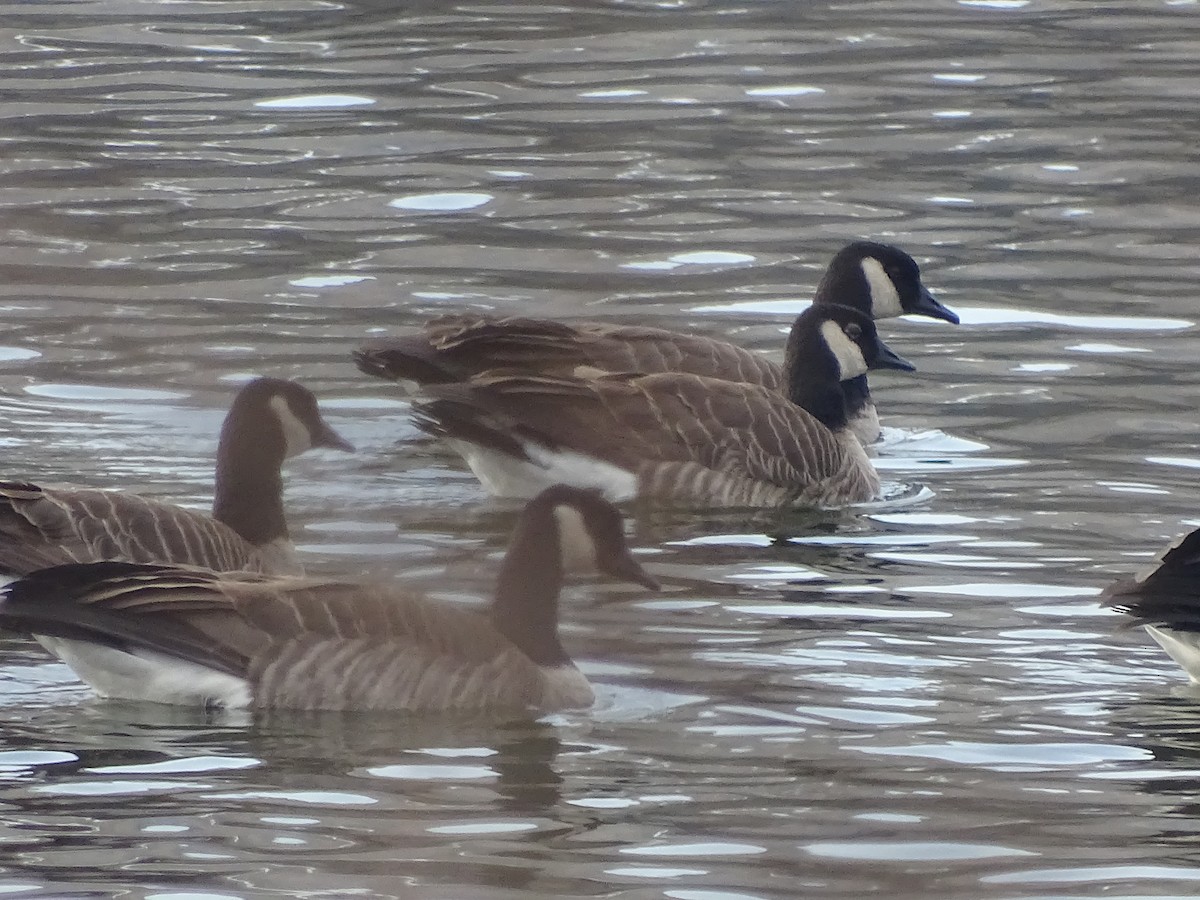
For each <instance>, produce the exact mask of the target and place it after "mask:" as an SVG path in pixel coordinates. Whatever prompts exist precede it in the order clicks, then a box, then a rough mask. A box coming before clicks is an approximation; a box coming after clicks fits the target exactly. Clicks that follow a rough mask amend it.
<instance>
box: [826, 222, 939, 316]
mask: <svg viewBox="0 0 1200 900" xmlns="http://www.w3.org/2000/svg"><path fill="white" fill-rule="evenodd" d="M813 302H814V303H839V304H842V305H845V306H852V307H854V308H855V309H857V310H859V311H860V312H864V313H866V314H867V315H869V316H870V317H871V318H873V319H886V318H889V317H891V316H905V315H914V316H929V317H930V318H932V319H943V320H945V321H947V322H951V323H953V324H955V325H957V324H958V316H957V315H956V314H955V313H954V312H953V311H952V310H950V309H947V308H946V307H945V306H943V305H942V304H941V303H939V302H938V300H937V298H935V297H934V296H933V294H931V293H929V290H928V289H927V288H926V287H925V285H924V284H922V283H921V269H920V267H918V266H917V263H916V261H915V260H914V259H913V258H912V257H911V256H909V255H908V254H907V253H905V252H904V251H903V250H901V249H900V248H899V247H893V246H892V245H891V244H880V243H876V242H875V241H855V242H854V243H852V244H847V245H846V246H845V247H843V248H842V249H841V250H839V251H838V253H837V255H835V256H834V257H833V260H832V261H831V262H830V263H829V268H827V269H826V270H825V275H824V276H823V277H822V278H821V283H820V284H819V285H818V286H817V294H816V298H815V299H814V301H813Z"/></svg>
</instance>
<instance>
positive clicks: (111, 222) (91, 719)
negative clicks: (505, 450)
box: [0, 0, 1200, 900]
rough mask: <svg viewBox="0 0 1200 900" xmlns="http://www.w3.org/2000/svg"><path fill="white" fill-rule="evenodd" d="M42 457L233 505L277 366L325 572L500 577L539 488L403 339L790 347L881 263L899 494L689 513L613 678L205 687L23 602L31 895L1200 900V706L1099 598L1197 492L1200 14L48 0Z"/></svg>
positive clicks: (304, 532)
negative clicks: (106, 646) (146, 696)
mask: <svg viewBox="0 0 1200 900" xmlns="http://www.w3.org/2000/svg"><path fill="white" fill-rule="evenodd" d="M0 12H2V16H0V71H2V73H3V75H2V77H3V82H2V84H3V94H2V95H0V117H2V119H0V125H2V128H0V188H2V190H0V229H2V234H3V241H0V310H2V311H3V322H4V330H3V333H2V334H0V414H2V417H3V422H4V424H3V426H2V427H0V447H2V448H3V451H4V454H5V461H6V466H5V468H6V472H7V473H8V474H9V475H11V476H22V477H29V478H35V479H39V480H43V481H48V482H62V481H74V482H79V483H84V484H89V485H97V486H127V487H131V488H136V489H138V490H141V491H143V492H146V493H150V494H153V495H156V496H162V497H169V498H172V499H176V500H181V501H184V502H189V503H195V504H197V505H203V504H204V503H205V502H206V501H207V499H208V496H209V490H210V486H211V478H212V452H213V447H214V443H215V434H216V429H217V427H218V424H219V422H220V420H221V417H222V415H223V413H224V407H225V404H226V403H227V401H228V398H229V395H230V393H231V391H232V389H233V386H234V385H235V384H236V383H237V382H238V380H240V379H241V378H243V377H244V376H245V375H246V374H248V373H252V372H261V373H270V374H279V375H288V376H296V377H300V378H302V379H303V380H305V381H306V382H307V383H309V384H310V385H311V386H313V387H314V389H316V390H317V391H318V392H319V393H320V395H321V397H322V398H323V402H324V403H325V405H326V406H327V407H328V408H329V409H330V410H331V415H330V418H331V420H332V421H333V422H334V424H335V425H336V427H337V428H338V429H339V430H342V431H343V432H344V433H345V434H346V435H347V436H348V437H350V438H351V439H352V440H353V441H354V442H355V443H356V444H358V445H359V447H360V448H361V452H360V453H359V454H358V455H356V456H355V457H353V458H349V459H348V458H346V457H344V456H342V455H340V454H333V453H329V454H320V453H314V454H309V455H307V456H305V457H303V458H301V459H299V460H297V461H295V463H294V464H292V465H290V467H289V473H288V497H287V502H288V509H289V514H290V516H291V517H292V519H293V522H294V523H295V530H296V533H297V536H298V538H299V541H300V542H301V543H302V545H303V548H304V550H305V552H306V553H307V554H308V558H309V559H310V560H313V563H312V568H315V569H318V570H320V571H325V572H331V573H341V574H345V575H349V576H354V577H357V576H359V575H362V574H370V575H373V576H376V577H384V578H391V577H395V578H397V579H400V580H404V581H405V582H408V583H413V584H416V585H419V586H423V587H429V588H431V589H434V590H435V592H436V593H437V594H438V595H439V596H446V597H466V596H471V597H473V596H482V595H485V594H486V593H487V591H488V589H489V585H490V581H491V576H492V573H493V572H494V571H495V566H496V560H497V559H498V553H499V552H500V550H501V549H502V547H503V546H504V543H505V541H506V535H507V531H508V529H509V527H510V524H511V521H512V509H511V507H509V506H506V505H503V504H498V503H494V502H489V501H487V500H486V499H485V498H483V497H482V495H481V493H480V491H479V489H478V487H477V485H476V483H475V482H474V480H473V479H472V478H470V477H468V476H467V475H465V474H464V473H463V472H462V471H461V468H460V467H459V466H457V465H456V463H455V462H454V460H453V459H452V458H451V457H450V456H448V455H447V454H446V453H445V452H443V451H440V450H438V449H437V448H436V447H435V446H433V445H431V444H429V443H427V442H424V441H423V440H420V439H418V438H417V436H416V434H415V432H414V430H413V429H412V427H411V426H410V425H409V424H408V423H407V421H406V416H407V406H406V402H405V400H404V398H403V397H401V396H399V395H398V394H397V393H395V392H394V391H393V390H392V388H391V387H390V386H388V385H385V384H383V383H380V382H375V381H372V380H369V379H366V378H364V377H363V376H360V375H359V374H358V373H357V372H356V371H355V370H354V367H353V365H352V364H351V363H350V361H349V358H348V355H347V354H348V350H349V349H350V348H351V347H353V346H354V345H355V344H356V343H357V342H358V341H359V340H360V339H361V338H362V337H364V336H365V335H368V334H371V333H377V332H379V331H386V330H389V329H393V328H399V327H402V326H405V325H409V324H413V323H416V322H418V321H421V320H422V319H424V318H425V317H427V316H429V315H431V314H434V313H436V312H439V311H444V310H458V309H464V308H477V309H497V310H502V311H505V312H514V313H533V314H543V315H551V316H560V317H593V318H594V317H603V318H610V319H614V320H620V321H630V322H641V323H653V324H667V325H669V326H672V327H678V328H693V329H696V330H699V331H705V332H714V333H726V334H730V335H732V336H733V337H734V338H735V339H736V340H738V341H739V342H742V343H744V344H746V345H748V346H752V347H756V348H760V349H763V350H765V351H771V352H776V353H778V352H779V351H780V350H781V348H782V334H783V332H784V330H785V329H786V327H787V325H788V324H789V323H790V320H791V318H792V316H793V315H794V314H795V312H796V310H797V309H799V308H800V307H801V306H802V305H803V302H804V298H806V297H808V296H809V295H810V294H811V292H812V289H813V287H814V285H815V282H816V280H817V278H818V277H819V274H820V271H821V269H822V267H823V266H824V264H825V262H826V261H827V260H828V258H829V257H830V255H831V254H832V252H833V251H834V250H835V249H836V248H837V247H839V246H840V245H841V244H842V243H844V242H845V241H846V240H848V239H850V238H852V237H857V236H866V237H873V238H880V239H883V240H888V241H892V242H895V243H898V244H900V245H901V246H903V247H904V248H906V249H908V250H909V251H910V252H912V253H913V254H914V255H915V256H916V257H917V258H918V259H919V260H920V261H921V263H922V265H923V269H924V272H925V279H926V282H927V284H928V285H929V286H930V287H931V288H932V289H933V290H934V291H935V293H937V294H938V296H939V297H940V298H941V299H942V300H944V301H945V302H946V303H947V304H948V305H951V306H952V307H953V308H954V309H956V310H957V311H958V312H959V313H960V314H961V315H962V319H963V324H962V326H960V327H958V328H954V327H952V326H949V325H946V324H945V323H941V322H931V321H926V320H911V321H909V320H902V321H894V322H888V323H885V324H884V326H883V331H884V333H885V334H886V335H887V336H888V338H889V340H890V342H891V343H892V345H893V346H894V347H896V348H897V349H898V350H899V351H900V352H901V353H903V354H904V355H905V356H906V357H908V358H910V359H912V360H913V361H914V362H916V363H917V364H918V366H919V369H920V372H919V374H918V375H917V376H916V377H913V376H905V375H899V374H892V373H887V374H884V375H882V376H880V377H879V378H877V379H875V381H874V384H875V394H876V398H877V401H878V403H879V405H880V410H881V413H882V415H883V417H884V421H885V425H886V426H888V430H887V435H886V441H885V443H884V444H883V445H882V446H881V448H880V450H879V454H880V457H879V465H880V468H881V469H882V470H883V471H884V475H885V478H886V479H887V480H888V481H889V482H890V483H891V486H892V487H893V489H894V491H895V492H896V493H898V495H900V496H902V497H904V498H905V499H903V500H897V501H894V502H891V503H885V504H882V505H880V506H877V507H874V508H869V509H862V510H851V511H844V512H836V513H811V512H797V513H791V514H787V515H782V516H773V515H766V514H764V515H758V516H751V515H739V514H727V513H712V514H698V515H694V516H684V515H680V514H668V513H647V514H643V515H641V516H640V517H639V518H638V519H637V521H636V522H634V523H633V526H632V527H633V529H634V534H635V541H636V543H637V545H638V546H639V547H641V548H644V549H645V550H646V551H647V552H648V553H649V554H651V556H650V559H649V565H650V566H651V567H652V568H653V569H654V571H655V572H656V574H658V575H659V576H660V577H661V578H662V580H663V582H664V585H665V587H664V590H663V592H662V594H661V595H648V594H645V593H643V592H639V591H637V590H634V589H625V588H622V587H613V586H608V585H591V586H588V587H586V588H582V589H579V590H576V591H574V592H573V593H572V594H571V598H570V599H569V600H568V602H567V604H566V608H565V613H564V616H565V619H566V623H567V632H568V634H567V637H568V641H569V646H570V648H571V649H572V650H573V651H574V652H575V653H576V654H577V656H579V657H580V659H581V662H582V664H583V666H584V668H585V670H586V671H587V672H588V673H589V675H590V676H591V677H592V678H593V679H594V680H595V681H596V682H598V685H599V693H600V698H601V699H600V702H599V704H598V706H597V709H596V710H594V711H592V712H588V713H578V714H576V713H571V714H568V715H562V716H555V717H552V718H550V719H547V720H544V721H541V722H537V723H532V724H521V723H512V722H503V721H501V722H489V721H463V720H453V719H448V720H438V719H433V720H416V721H414V720H403V719H391V718H387V717H365V716H362V717H355V716H344V717H307V716H306V717H300V716H288V715H275V716H270V717H262V718H258V719H254V720H249V719H246V720H237V719H236V718H231V717H226V718H220V719H205V718H204V717H203V716H201V715H200V714H198V713H194V712H192V711H189V710H172V709H158V708H153V707H128V706H122V705H120V704H113V703H101V702H97V701H94V700H92V699H90V697H89V695H88V693H87V691H86V690H85V689H83V688H82V687H81V686H79V684H78V683H77V682H76V681H75V680H74V679H73V678H72V677H71V675H70V673H69V672H68V670H66V669H65V668H64V667H62V666H60V665H58V664H56V663H52V662H49V661H48V660H47V659H46V657H45V656H44V655H43V654H42V653H41V652H40V650H38V649H37V648H36V647H35V646H34V645H32V644H31V643H29V642H27V641H24V640H20V639H16V638H5V639H2V640H0V734H2V737H0V892H2V893H4V894H5V895H6V896H14V897H19V896H26V895H28V896H44V897H66V896H72V897H84V896H87V897H100V896H105V897H107V896H121V897H145V898H158V900H166V898H170V900H183V898H186V900H197V898H214V897H220V898H228V897H272V896H280V895H286V896H293V895H303V896H312V897H344V896H379V897H405V898H408V897H429V898H447V900H449V898H454V900H461V898H469V897H479V898H498V897H525V896H546V897H585V896H587V897H592V896H599V895H604V896H622V897H631V898H633V897H636V898H651V897H664V898H675V900H764V898H791V897H798V896H804V897H810V896H811V897H854V898H858V897H863V896H867V895H869V894H874V893H883V892H887V893H888V894H889V895H891V896H898V897H909V896H913V897H916V896H920V897H922V898H938V897H946V898H963V897H981V898H983V897H986V898H1017V897H1021V898H1027V897H1038V898H1060V897H1063V898H1065V897H1085V896H1087V897H1091V896H1099V895H1101V894H1103V895H1104V896H1106V897H1135V896H1136V897H1149V896H1154V897H1167V896H1179V897H1190V896H1194V895H1195V894H1196V893H1197V891H1198V890H1200V884H1197V882H1198V881H1200V868H1198V867H1197V865H1196V863H1197V861H1198V854H1197V850H1196V846H1197V838H1198V837H1200V827H1198V826H1197V825H1196V815H1195V814H1196V799H1195V795H1196V792H1197V786H1198V784H1200V708H1198V707H1197V706H1196V705H1195V698H1194V696H1191V695H1189V694H1188V693H1187V692H1186V691H1184V690H1181V688H1180V685H1182V684H1183V678H1182V676H1181V675H1180V674H1179V673H1178V672H1177V670H1176V669H1175V668H1174V666H1173V664H1172V663H1170V662H1169V660H1167V659H1166V658H1165V657H1164V656H1162V655H1161V654H1160V652H1159V651H1158V650H1157V649H1156V648H1154V647H1153V646H1152V645H1151V644H1150V642H1149V641H1148V640H1147V639H1146V638H1145V637H1144V636H1143V635H1142V634H1141V633H1139V632H1118V631H1116V628H1115V626H1116V625H1117V624H1118V623H1119V622H1120V620H1119V618H1117V617H1115V616H1113V615H1110V614H1108V613H1106V612H1104V611H1102V610H1100V609H1099V608H1098V605H1097V602H1096V594H1097V593H1098V592H1099V590H1100V589H1101V588H1102V587H1103V586H1104V585H1105V584H1106V583H1108V582H1109V581H1110V580H1111V579H1112V578H1113V577H1114V576H1115V575H1117V574H1118V573H1125V572H1128V571H1130V570H1132V569H1136V568H1137V567H1139V566H1140V565H1141V564H1143V562H1144V560H1145V559H1146V558H1148V557H1149V556H1150V555H1151V554H1152V553H1153V552H1155V551H1156V550H1157V549H1158V547H1159V545H1160V544H1161V543H1162V542H1163V541H1165V540H1166V539H1167V538H1169V537H1170V536H1172V535H1174V534H1175V533H1177V532H1179V531H1182V530H1185V529H1187V528H1189V527H1191V526H1193V525H1196V524H1198V523H1200V513H1198V512H1197V507H1196V489H1195V483H1196V474H1197V473H1196V469H1197V468H1200V449H1198V448H1200V419H1198V417H1197V414H1196V393H1197V381H1198V379H1197V377H1196V375H1195V372H1196V359H1197V351H1196V340H1195V321H1196V315H1197V314H1196V309H1197V307H1196V295H1197V289H1198V285H1200V256H1198V254H1197V250H1196V247H1197V244H1198V242H1200V241H1198V238H1200V211H1198V208H1197V205H1196V199H1195V193H1196V192H1195V184H1196V180H1195V179H1196V170H1195V159H1196V154H1195V145H1196V127H1195V121H1194V120H1195V107H1196V101H1197V99H1198V98H1200V89H1198V88H1197V84H1198V82H1197V81H1196V77H1195V69H1196V64H1195V61H1196V59H1197V58H1200V16H1198V15H1197V5H1196V3H1195V2H1194V0H1168V2H1157V0H1146V2H1142V0H1137V2H1133V0H1128V2H1117V3H1107V4H1097V3H1089V2H1082V0H1059V2H1053V0H1046V2H1041V0H961V2H949V0H939V2H932V0H925V2H915V3H906V4H899V3H889V2H883V0H861V2H849V3H834V4H830V3H817V4H809V3H783V2H774V3H772V2H763V3H757V2H756V3H746V4H726V3H701V2H687V0H682V2H666V3H651V2H602V3H576V2H566V3H557V4H534V3H525V2H495V0H480V2H476V3H471V4H462V5H457V6H454V5H450V4H444V3H436V4H435V3H419V4H403V5H401V4H391V3H370V2H359V3H344V2H325V0H319V2H318V0H311V2H309V0H272V2H270V3H267V2H262V0H227V2H221V3H211V2H189V0H182V2H171V3H166V2H159V3H155V2H114V0H105V2H75V3H65V2H58V3H54V2H34V3H18V2H11V0H10V2H8V3H0Z"/></svg>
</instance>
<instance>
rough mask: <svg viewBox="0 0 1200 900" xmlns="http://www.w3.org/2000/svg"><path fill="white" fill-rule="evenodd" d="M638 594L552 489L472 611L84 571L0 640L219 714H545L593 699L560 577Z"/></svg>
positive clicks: (298, 586) (594, 501)
mask: <svg viewBox="0 0 1200 900" xmlns="http://www.w3.org/2000/svg"><path fill="white" fill-rule="evenodd" d="M580 564H586V565H588V566H589V567H592V568H594V569H596V570H598V571H599V572H601V573H604V574H607V575H611V576H613V577H615V578H619V579H622V580H624V581H632V582H636V583H638V584H642V585H645V586H646V587H648V588H655V587H657V583H656V582H655V581H654V579H653V578H651V577H650V575H648V574H647V573H646V572H645V570H643V569H642V567H641V566H640V565H639V564H638V562H637V561H636V560H635V559H634V558H633V555H632V553H631V552H630V550H629V546H628V545H627V544H626V542H625V536H624V533H623V531H622V522H621V516H620V513H618V512H617V510H616V509H615V508H614V507H613V506H612V505H611V504H609V503H607V502H605V501H604V500H603V499H601V498H600V496H599V494H597V493H596V492H594V491H585V490H579V489H577V488H572V487H566V486H563V485H557V486H555V487H551V488H549V489H548V490H546V491H544V492H542V493H541V494H540V495H539V496H538V497H536V498H535V499H533V500H532V501H530V502H529V504H528V505H527V506H526V507H525V509H524V511H523V512H522V513H521V516H520V519H519V521H518V523H517V528H516V532H515V534H514V536H513V539H512V543H511V545H510V546H509V549H508V552H507V554H506V555H505V557H504V563H503V565H502V567H501V570H500V575H499V578H498V581H497V584H496V592H495V596H494V598H493V600H492V602H491V605H490V607H489V608H488V609H487V610H486V611H481V610H475V609H470V608H466V607H462V606H458V605H456V604H447V603H436V602H432V601H430V600H427V599H424V598H422V597H419V596H414V595H412V594H407V593H404V592H403V591H401V590H399V589H397V588H395V587H393V586H386V587H385V586H382V585H376V586H367V585H359V584H345V583H338V582H332V581H317V580H313V579H308V578H293V577H286V576H284V577H271V576H263V575H256V574H254V573H248V572H235V573H224V574H221V573H216V572H211V571H207V570H203V569H195V568H181V567H173V566H144V565H132V564H129V563H111V562H110V563H92V564H89V565H68V566H57V567H54V568H51V569H43V570H41V571H38V572H34V573H32V574H31V575H28V576H26V577H25V578H23V579H21V580H19V581H15V582H13V583H12V584H10V585H8V587H7V588H5V589H3V591H2V592H0V626H2V627H6V628H9V629H11V630H14V631H23V632H26V633H30V634H33V635H34V636H35V637H37V638H38V640H39V641H40V642H41V643H42V644H43V645H45V646H46V647H47V648H48V649H50V650H51V651H52V652H53V653H54V654H55V655H57V656H58V657H59V658H60V659H62V660H63V662H65V663H66V664H67V665H69V666H70V667H71V668H72V669H73V670H74V671H75V672H76V674H78V675H79V676H80V677H81V678H82V679H83V680H84V681H86V682H87V683H88V684H90V685H91V686H92V687H93V688H94V689H95V690H96V692H97V693H99V694H100V695H102V696H106V697H117V698H123V699H128V700H150V701H156V702H162V703H177V704H204V705H206V706H219V707H258V708H266V707H278V708H293V709H361V710H370V709H374V710H384V709H392V710H412V711H447V710H488V709H534V710H537V711H549V710H555V709H568V708H576V707H585V706H589V705H590V704H591V703H592V700H593V694H592V688H591V686H590V685H589V684H588V682H587V679H586V678H585V677H584V676H583V674H582V673H581V672H580V671H579V670H578V669H577V668H575V665H574V664H573V663H572V662H571V658H570V657H569V656H568V655H567V652H566V651H565V650H564V649H563V646H562V644H561V643H560V642H559V637H558V594H559V589H560V588H561V586H562V581H563V574H564V570H566V569H570V568H578V567H579V566H580Z"/></svg>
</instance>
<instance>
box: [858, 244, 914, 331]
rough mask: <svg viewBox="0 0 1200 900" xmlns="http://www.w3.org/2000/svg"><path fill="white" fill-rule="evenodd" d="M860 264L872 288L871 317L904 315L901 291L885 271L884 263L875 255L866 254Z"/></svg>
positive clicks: (884, 317)
mask: <svg viewBox="0 0 1200 900" xmlns="http://www.w3.org/2000/svg"><path fill="white" fill-rule="evenodd" d="M859 265H860V266H862V272H863V276H864V277H865V278H866V279H867V286H868V287H869V288H870V289H871V318H872V319H890V318H892V317H893V316H902V315H904V307H903V306H901V305H900V292H899V291H898V290H896V285H895V283H894V282H893V281H892V279H891V278H889V277H888V274H887V272H885V271H883V264H882V263H880V261H879V260H877V259H876V258H875V257H873V256H866V257H863V260H862V262H860V263H859Z"/></svg>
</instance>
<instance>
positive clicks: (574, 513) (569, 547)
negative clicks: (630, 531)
mask: <svg viewBox="0 0 1200 900" xmlns="http://www.w3.org/2000/svg"><path fill="white" fill-rule="evenodd" d="M554 518H555V519H556V520H557V521H558V544H559V547H560V548H561V552H562V567H563V571H564V572H595V571H596V570H597V565H596V542H595V541H594V540H592V535H591V532H589V531H588V528H587V526H586V525H584V524H583V516H581V515H580V514H579V510H577V509H575V508H574V507H573V506H556V507H554Z"/></svg>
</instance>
